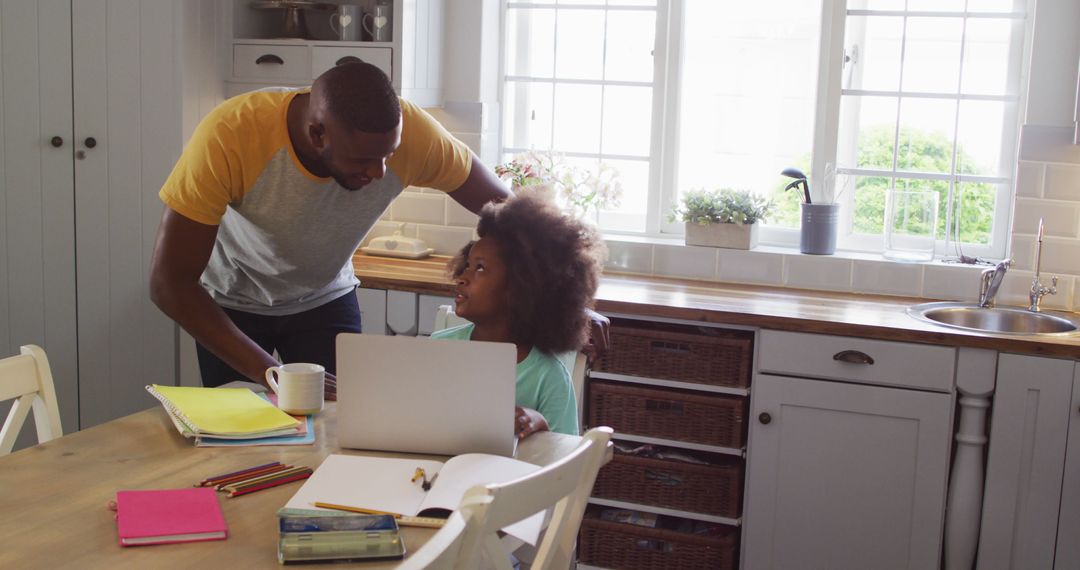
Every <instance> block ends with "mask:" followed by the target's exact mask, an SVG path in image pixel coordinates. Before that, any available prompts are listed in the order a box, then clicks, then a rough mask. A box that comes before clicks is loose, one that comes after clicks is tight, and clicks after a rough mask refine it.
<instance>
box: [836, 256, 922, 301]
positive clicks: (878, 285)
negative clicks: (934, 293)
mask: <svg viewBox="0 0 1080 570" xmlns="http://www.w3.org/2000/svg"><path fill="white" fill-rule="evenodd" d="M922 281H923V265H922V264H920V263H892V262H888V261H865V260H861V259H856V260H855V261H854V267H853V269H852V276H851V289H852V290H853V291H856V292H859V293H880V294H884V295H903V296H907V297H918V296H919V294H920V293H921V292H922Z"/></svg>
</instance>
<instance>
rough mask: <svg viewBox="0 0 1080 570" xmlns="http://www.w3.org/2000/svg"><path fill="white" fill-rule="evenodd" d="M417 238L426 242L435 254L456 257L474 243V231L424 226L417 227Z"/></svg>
mask: <svg viewBox="0 0 1080 570" xmlns="http://www.w3.org/2000/svg"><path fill="white" fill-rule="evenodd" d="M417 237H419V238H420V239H422V240H424V243H426V244H427V246H428V247H430V248H433V249H434V250H435V253H438V254H440V255H454V254H456V253H457V252H458V251H460V250H461V248H462V247H464V246H465V244H467V243H469V242H470V241H472V237H473V231H472V228H452V227H448V226H428V225H422V226H418V227H417Z"/></svg>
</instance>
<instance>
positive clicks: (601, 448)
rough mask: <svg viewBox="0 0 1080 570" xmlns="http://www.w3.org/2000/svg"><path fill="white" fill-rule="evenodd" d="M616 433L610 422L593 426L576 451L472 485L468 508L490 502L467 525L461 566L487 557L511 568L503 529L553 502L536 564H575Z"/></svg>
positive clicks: (542, 567)
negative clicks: (520, 473) (499, 480)
mask: <svg viewBox="0 0 1080 570" xmlns="http://www.w3.org/2000/svg"><path fill="white" fill-rule="evenodd" d="M611 434H612V430H611V428H609V427H597V428H593V429H591V430H589V431H588V432H587V433H586V434H585V435H584V436H582V440H581V444H580V445H578V447H577V448H575V449H574V451H572V452H571V453H570V454H569V455H567V456H566V457H564V458H562V459H560V460H559V461H557V462H555V463H553V464H551V465H548V466H547V467H544V468H543V469H540V470H539V471H536V472H534V473H531V474H529V475H526V476H525V477H522V478H520V479H517V480H515V481H510V482H508V483H503V484H494V485H487V486H477V487H473V488H472V489H470V490H469V491H467V492H466V493H465V497H464V498H463V499H462V503H461V504H462V508H474V509H479V508H480V507H478V505H485V506H486V508H484V510H483V511H481V512H482V517H481V518H480V522H481V524H479V525H476V526H475V527H472V528H468V529H466V532H465V538H464V539H463V542H462V546H461V553H460V558H459V562H462V563H463V564H461V565H460V566H455V568H458V567H460V568H477V567H480V566H481V562H484V563H486V564H488V565H491V566H494V567H495V568H498V569H500V570H509V569H510V568H512V567H511V565H510V559H509V556H508V553H507V552H506V550H505V549H504V547H503V545H502V542H501V541H500V540H499V538H498V535H497V534H496V533H497V531H498V530H499V529H500V528H502V527H504V526H507V525H509V524H512V523H515V522H518V521H520V520H522V519H525V518H527V517H529V516H532V515H533V514H535V513H537V512H540V511H544V510H546V509H549V508H553V511H552V513H551V518H550V520H549V522H548V526H547V529H546V530H545V531H544V534H543V537H542V538H541V540H540V544H538V545H537V548H536V556H535V558H533V561H532V565H531V568H532V569H538V570H549V569H552V568H558V569H560V570H561V569H564V568H569V567H570V564H571V562H572V559H573V553H574V545H575V542H576V541H577V532H578V528H580V526H581V517H582V515H583V514H584V513H585V506H586V504H587V502H588V500H589V493H591V492H592V487H593V483H594V482H595V481H596V474H597V472H598V471H599V470H600V467H601V466H602V465H603V464H604V457H605V455H606V453H607V447H608V442H609V441H610V440H611Z"/></svg>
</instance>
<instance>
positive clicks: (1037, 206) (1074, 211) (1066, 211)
mask: <svg viewBox="0 0 1080 570" xmlns="http://www.w3.org/2000/svg"><path fill="white" fill-rule="evenodd" d="M1040 218H1042V219H1043V220H1044V222H1043V223H1044V224H1045V226H1044V227H1045V228H1046V235H1048V236H1058V237H1068V238H1074V237H1076V236H1077V232H1078V230H1080V203H1077V204H1070V203H1068V202H1051V201H1049V200H1030V199H1025V198H1017V199H1016V209H1015V212H1014V214H1013V232H1015V233H1020V234H1032V235H1034V234H1037V233H1038V231H1039V219H1040Z"/></svg>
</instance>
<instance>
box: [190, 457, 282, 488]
mask: <svg viewBox="0 0 1080 570" xmlns="http://www.w3.org/2000/svg"><path fill="white" fill-rule="evenodd" d="M274 465H281V462H280V461H274V462H273V463H267V464H265V465H256V466H255V467H248V468H247V469H241V470H239V471H233V472H232V473H225V474H222V475H214V476H213V477H207V478H206V479H203V480H202V481H199V485H198V486H199V487H209V486H211V485H216V483H214V481H215V480H217V479H228V478H230V477H235V476H237V475H243V474H245V473H248V472H251V471H258V470H260V469H266V468H267V467H273V466H274Z"/></svg>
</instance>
